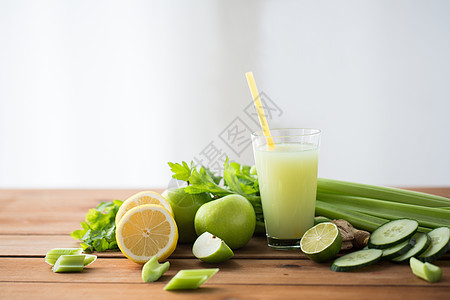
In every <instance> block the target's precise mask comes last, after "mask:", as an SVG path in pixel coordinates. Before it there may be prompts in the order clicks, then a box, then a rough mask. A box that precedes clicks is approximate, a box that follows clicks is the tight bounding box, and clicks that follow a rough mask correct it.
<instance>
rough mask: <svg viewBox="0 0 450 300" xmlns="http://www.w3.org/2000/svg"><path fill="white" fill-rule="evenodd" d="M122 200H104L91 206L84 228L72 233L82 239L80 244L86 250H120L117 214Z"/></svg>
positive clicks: (76, 237)
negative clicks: (116, 221) (117, 234)
mask: <svg viewBox="0 0 450 300" xmlns="http://www.w3.org/2000/svg"><path fill="white" fill-rule="evenodd" d="M122 203H123V202H122V201H120V200H114V201H112V202H102V203H100V204H99V205H98V206H97V207H96V208H91V209H90V210H89V211H88V213H87V214H86V218H85V222H81V227H82V228H83V229H79V230H75V231H74V232H72V233H71V234H70V235H71V236H72V237H73V238H74V239H76V240H80V241H82V243H81V244H80V246H81V247H82V248H83V250H84V251H87V252H92V251H94V250H95V251H98V252H102V251H106V250H118V249H119V248H118V247H117V242H116V224H115V219H116V214H117V211H118V210H119V207H120V206H121V205H122Z"/></svg>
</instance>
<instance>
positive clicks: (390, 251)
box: [382, 238, 416, 259]
mask: <svg viewBox="0 0 450 300" xmlns="http://www.w3.org/2000/svg"><path fill="white" fill-rule="evenodd" d="M415 244H416V240H415V239H414V238H410V239H409V240H407V241H404V242H401V243H400V244H397V245H395V246H392V247H390V248H386V249H383V257H382V259H393V258H396V257H398V256H400V255H403V254H405V253H406V252H408V251H409V250H410V249H411V248H412V247H413V246H414V245H415Z"/></svg>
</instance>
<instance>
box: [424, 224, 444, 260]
mask: <svg viewBox="0 0 450 300" xmlns="http://www.w3.org/2000/svg"><path fill="white" fill-rule="evenodd" d="M428 235H429V236H430V238H431V245H430V246H429V247H428V248H427V250H425V252H423V253H422V254H421V255H419V256H418V257H417V258H418V259H419V260H420V261H423V262H433V261H435V260H436V259H438V258H440V257H441V256H442V255H444V254H445V253H446V252H447V251H448V250H449V249H450V228H448V227H439V228H436V229H433V230H431V231H430V232H428Z"/></svg>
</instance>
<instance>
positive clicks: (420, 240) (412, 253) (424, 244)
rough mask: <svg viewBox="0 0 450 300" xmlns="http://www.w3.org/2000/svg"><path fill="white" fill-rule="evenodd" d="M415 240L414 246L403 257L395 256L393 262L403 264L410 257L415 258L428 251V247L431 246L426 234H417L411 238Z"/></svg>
mask: <svg viewBox="0 0 450 300" xmlns="http://www.w3.org/2000/svg"><path fill="white" fill-rule="evenodd" d="M412 238H413V239H414V240H416V244H415V245H414V247H412V248H411V249H410V250H409V251H408V252H406V253H405V254H403V255H400V256H397V257H395V258H393V259H392V261H394V262H403V261H406V260H409V259H410V258H411V257H416V256H419V255H420V254H422V253H423V252H424V251H425V250H427V249H428V246H430V244H431V238H430V236H429V235H428V234H426V233H422V232H418V233H416V234H415V235H413V237H412Z"/></svg>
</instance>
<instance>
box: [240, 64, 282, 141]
mask: <svg viewBox="0 0 450 300" xmlns="http://www.w3.org/2000/svg"><path fill="white" fill-rule="evenodd" d="M245 77H247V82H248V87H249V88H250V92H251V93H252V97H253V103H254V104H255V107H256V111H257V112H258V117H259V123H260V124H261V127H262V130H263V133H264V135H265V136H266V139H267V144H268V145H269V149H273V147H275V144H274V143H273V139H272V137H271V136H270V129H269V124H267V120H266V115H265V113H264V108H263V107H262V104H261V99H260V98H259V93H258V89H257V88H256V83H255V78H254V77H253V72H247V73H245Z"/></svg>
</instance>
